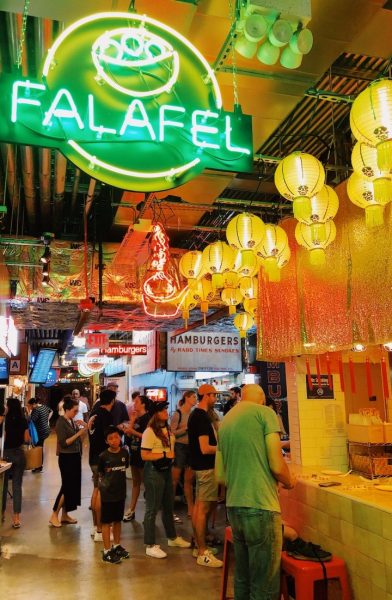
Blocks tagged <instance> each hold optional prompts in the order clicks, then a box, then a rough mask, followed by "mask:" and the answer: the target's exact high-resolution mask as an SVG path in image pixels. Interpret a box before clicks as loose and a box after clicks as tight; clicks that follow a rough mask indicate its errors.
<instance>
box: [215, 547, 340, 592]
mask: <svg viewBox="0 0 392 600" xmlns="http://www.w3.org/2000/svg"><path fill="white" fill-rule="evenodd" d="M324 565H325V570H326V572H327V577H328V579H339V581H340V585H341V588H342V599H343V600H351V592H350V587H349V584H348V578H347V570H346V565H345V562H344V560H342V559H341V558H336V557H335V556H334V557H332V560H331V561H330V562H326V563H324ZM281 570H282V576H283V578H284V579H285V576H286V575H291V576H292V577H293V578H294V581H295V596H296V598H297V600H314V583H315V581H320V580H323V579H324V572H323V568H322V566H321V564H320V563H318V562H312V561H308V560H297V559H295V558H293V557H292V556H288V554H287V552H282V563H281ZM282 593H283V598H284V600H289V595H288V593H287V586H286V585H285V581H283V585H282ZM222 598H224V597H222Z"/></svg>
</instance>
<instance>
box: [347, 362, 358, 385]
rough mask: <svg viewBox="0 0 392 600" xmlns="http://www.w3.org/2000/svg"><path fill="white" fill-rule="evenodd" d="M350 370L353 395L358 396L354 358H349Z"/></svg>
mask: <svg viewBox="0 0 392 600" xmlns="http://www.w3.org/2000/svg"><path fill="white" fill-rule="evenodd" d="M348 369H349V372H350V386H351V393H352V394H356V393H357V388H356V385H355V372H354V363H353V361H352V358H349V360H348Z"/></svg>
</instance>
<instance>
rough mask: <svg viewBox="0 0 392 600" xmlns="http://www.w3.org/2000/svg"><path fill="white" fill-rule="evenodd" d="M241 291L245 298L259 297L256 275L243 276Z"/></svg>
mask: <svg viewBox="0 0 392 600" xmlns="http://www.w3.org/2000/svg"><path fill="white" fill-rule="evenodd" d="M240 292H241V295H242V296H243V297H244V298H257V296H258V293H259V288H258V282H257V278H256V277H241V279H240Z"/></svg>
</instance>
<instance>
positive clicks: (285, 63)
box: [280, 46, 303, 69]
mask: <svg viewBox="0 0 392 600" xmlns="http://www.w3.org/2000/svg"><path fill="white" fill-rule="evenodd" d="M302 56H303V55H302V54H296V53H295V52H293V51H292V49H291V48H290V47H289V46H286V48H283V50H282V54H281V55H280V64H281V65H282V67H285V69H298V67H299V66H301V63H302Z"/></svg>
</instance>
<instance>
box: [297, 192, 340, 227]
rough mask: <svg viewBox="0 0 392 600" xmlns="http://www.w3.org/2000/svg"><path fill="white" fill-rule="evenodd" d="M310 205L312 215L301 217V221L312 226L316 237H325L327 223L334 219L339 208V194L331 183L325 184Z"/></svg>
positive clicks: (313, 197)
mask: <svg viewBox="0 0 392 600" xmlns="http://www.w3.org/2000/svg"><path fill="white" fill-rule="evenodd" d="M310 206H311V212H310V217H309V218H308V219H304V218H300V219H299V221H301V223H305V224H306V225H309V226H310V229H311V231H312V235H313V236H314V239H323V238H324V239H325V237H326V235H327V234H326V228H325V223H327V222H328V221H330V220H331V219H333V218H334V217H335V216H336V213H337V212H338V209H339V198H338V195H337V193H336V192H335V190H334V189H332V188H331V187H330V186H329V185H324V186H323V187H322V188H321V190H320V191H319V192H318V193H317V194H315V195H314V196H312V197H311V199H310Z"/></svg>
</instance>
